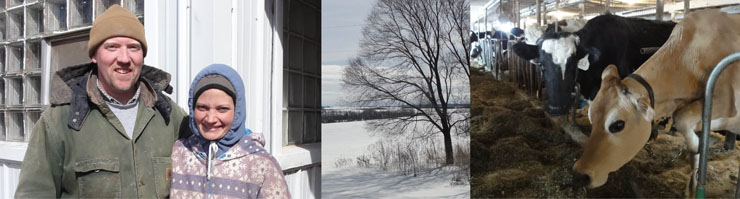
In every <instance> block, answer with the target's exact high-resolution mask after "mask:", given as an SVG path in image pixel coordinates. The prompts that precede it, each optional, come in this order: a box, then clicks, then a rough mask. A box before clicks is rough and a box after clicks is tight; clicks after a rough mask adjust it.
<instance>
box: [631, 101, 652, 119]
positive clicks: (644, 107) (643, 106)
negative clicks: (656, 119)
mask: <svg viewBox="0 0 740 199" xmlns="http://www.w3.org/2000/svg"><path fill="white" fill-rule="evenodd" d="M635 103H636V105H637V106H636V107H637V111H639V112H640V115H642V117H643V118H645V120H647V121H653V115H654V113H655V112H654V111H653V108H652V107H650V99H648V98H647V97H640V98H639V99H637V100H636V101H635Z"/></svg>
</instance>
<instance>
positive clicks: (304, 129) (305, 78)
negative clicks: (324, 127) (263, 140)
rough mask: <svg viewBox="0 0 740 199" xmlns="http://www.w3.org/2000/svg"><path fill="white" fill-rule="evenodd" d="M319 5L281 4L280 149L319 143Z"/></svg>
mask: <svg viewBox="0 0 740 199" xmlns="http://www.w3.org/2000/svg"><path fill="white" fill-rule="evenodd" d="M320 3H321V2H320V1H318V0H288V1H285V3H284V4H283V5H284V6H285V7H284V13H286V16H285V18H284V22H283V33H284V34H283V37H284V42H285V43H286V45H285V49H284V50H283V52H284V56H283V63H284V64H283V146H285V145H297V144H305V143H315V142H321V125H320V118H321V65H320V62H321V60H319V57H320V55H321V54H320V53H321V51H320V49H321V40H320V34H321V32H320V29H319V28H320V26H319V24H320V23H321V14H320V13H321V12H320Z"/></svg>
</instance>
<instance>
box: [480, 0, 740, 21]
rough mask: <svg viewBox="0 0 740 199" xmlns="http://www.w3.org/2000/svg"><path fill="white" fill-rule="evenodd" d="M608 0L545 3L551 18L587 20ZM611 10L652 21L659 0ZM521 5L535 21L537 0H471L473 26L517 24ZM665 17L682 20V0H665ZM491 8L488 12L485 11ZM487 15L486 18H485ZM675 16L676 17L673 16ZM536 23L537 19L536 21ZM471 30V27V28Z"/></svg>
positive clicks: (614, 3) (614, 5)
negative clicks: (583, 18)
mask: <svg viewBox="0 0 740 199" xmlns="http://www.w3.org/2000/svg"><path fill="white" fill-rule="evenodd" d="M606 1H607V0H542V4H544V5H545V7H546V8H545V10H544V11H543V12H545V11H546V12H547V13H548V14H547V15H548V16H549V17H552V18H551V19H558V18H559V19H562V18H570V17H576V16H577V15H579V14H580V13H581V11H583V14H584V16H585V17H587V18H589V17H590V16H596V15H600V14H603V13H605V12H606V6H605V4H606ZM609 1H610V3H609V7H610V8H609V11H610V12H611V13H615V14H617V15H622V16H628V17H643V18H650V17H653V19H654V15H655V5H656V4H657V2H656V0H609ZM689 1H690V9H697V8H708V7H725V8H727V7H733V6H734V7H740V0H689ZM517 2H518V3H519V12H520V13H519V14H520V18H522V19H529V20H530V21H531V20H534V18H535V14H536V12H537V11H536V6H535V5H536V3H537V2H536V0H470V9H471V10H470V14H471V24H476V23H478V24H479V23H482V22H484V21H485V20H487V21H488V23H489V24H491V23H505V22H511V23H515V22H516V20H515V19H514V18H515V16H516V13H515V10H516V3H517ZM663 4H664V9H663V10H664V13H666V14H665V15H664V17H667V18H668V19H671V14H674V15H676V16H678V17H677V19H680V18H682V16H683V15H682V14H683V8H684V7H683V4H684V2H683V0H663ZM486 8H488V9H486ZM486 16H487V17H486ZM674 17H675V16H674ZM534 21H536V20H534ZM471 27H472V26H471Z"/></svg>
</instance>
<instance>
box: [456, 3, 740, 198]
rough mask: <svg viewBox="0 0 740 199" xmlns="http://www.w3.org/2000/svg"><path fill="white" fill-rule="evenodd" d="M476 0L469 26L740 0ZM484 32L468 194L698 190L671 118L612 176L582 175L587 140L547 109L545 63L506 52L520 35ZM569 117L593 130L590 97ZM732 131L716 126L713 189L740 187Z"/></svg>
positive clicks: (643, 14) (673, 15)
mask: <svg viewBox="0 0 740 199" xmlns="http://www.w3.org/2000/svg"><path fill="white" fill-rule="evenodd" d="M470 5H471V9H470V15H471V17H470V29H471V32H476V33H477V32H485V31H491V32H494V31H496V30H499V31H502V32H504V33H506V34H512V33H511V32H510V30H512V29H513V28H521V29H524V30H527V28H531V27H540V26H546V25H547V24H551V23H553V22H555V21H560V20H566V19H579V18H580V19H584V20H589V19H591V18H593V17H596V16H599V15H602V14H604V13H607V12H608V13H611V14H615V15H618V16H623V17H636V18H643V19H647V20H662V21H674V22H679V21H680V20H681V19H683V17H684V15H685V14H686V13H687V12H692V11H696V10H699V9H719V10H721V11H723V12H726V13H729V14H739V13H740V0H683V1H681V0H471V1H470ZM476 35H478V34H476ZM506 38H509V37H506ZM478 39H479V41H478V42H475V43H472V44H471V45H472V46H471V48H472V51H475V48H476V46H477V47H478V48H479V52H477V54H478V55H477V56H475V57H471V68H472V69H471V71H472V72H471V130H470V132H471V198H489V197H507V198H509V197H558V198H560V197H563V198H565V197H567V198H581V197H589V198H590V197H620V198H621V197H646V198H652V197H672V198H678V197H691V195H689V194H690V191H689V188H688V186H687V183H688V182H689V180H690V177H691V175H690V173H691V165H690V163H689V156H688V154H689V152H687V149H686V146H685V145H686V144H685V143H684V138H683V136H681V135H679V134H675V133H672V132H671V131H670V128H663V129H662V130H660V133H659V134H658V137H657V138H656V139H655V140H652V141H650V142H649V143H648V145H646V146H645V147H644V148H643V149H642V151H640V152H639V153H638V155H637V156H636V157H635V158H634V159H632V160H631V161H630V162H628V163H627V164H626V165H625V166H623V167H622V168H620V169H619V170H617V171H616V172H613V173H611V174H609V180H608V181H607V182H606V184H605V185H603V186H601V187H598V188H594V189H588V188H584V187H583V186H579V185H575V184H577V183H575V182H574V181H573V174H572V167H573V164H574V163H575V161H576V159H578V157H579V156H580V154H581V153H582V150H583V149H582V148H583V147H582V146H581V145H579V144H578V143H576V142H574V141H573V140H572V139H571V138H570V137H569V136H568V135H567V131H568V129H564V128H563V127H562V126H559V125H558V124H556V123H558V122H559V121H557V120H556V119H553V118H552V117H549V115H548V114H547V113H546V110H545V108H544V107H545V106H546V105H545V100H546V99H545V98H546V97H545V94H544V89H543V87H544V84H543V77H542V70H541V69H539V68H538V66H537V65H536V64H535V63H533V62H530V61H529V60H524V59H522V58H520V57H518V56H517V55H516V54H515V53H511V52H507V51H508V49H511V46H512V45H513V44H515V43H516V42H517V41H516V39H507V40H503V39H502V37H498V38H495V37H492V36H483V37H479V38H478ZM506 47H508V48H506ZM472 51H471V54H476V52H472ZM567 119H568V120H571V121H574V122H575V123H576V124H577V125H578V127H579V129H580V130H581V131H582V132H583V133H585V134H586V135H588V133H589V132H590V128H591V125H590V122H589V121H588V117H587V105H586V106H583V107H581V108H580V109H577V110H576V109H574V110H572V111H571V113H570V114H569V116H568V118H567ZM668 126H670V124H669V125H668ZM725 139H726V138H725V136H724V135H721V134H719V133H717V132H712V134H711V135H710V138H709V140H710V144H709V156H708V159H709V160H708V165H709V166H708V168H707V177H706V196H707V197H735V196H736V190H737V189H738V183H737V181H738V176H739V174H738V169H739V168H740V147H738V146H737V143H734V144H733V146H734V149H733V148H728V146H725V141H726V140H725Z"/></svg>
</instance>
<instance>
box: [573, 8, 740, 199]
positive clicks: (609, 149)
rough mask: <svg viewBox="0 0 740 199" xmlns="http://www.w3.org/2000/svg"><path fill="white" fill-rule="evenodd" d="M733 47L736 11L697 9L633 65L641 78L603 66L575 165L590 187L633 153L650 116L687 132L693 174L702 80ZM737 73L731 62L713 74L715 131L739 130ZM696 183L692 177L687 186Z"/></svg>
mask: <svg viewBox="0 0 740 199" xmlns="http://www.w3.org/2000/svg"><path fill="white" fill-rule="evenodd" d="M738 51H740V16H738V15H727V14H725V13H722V12H719V11H716V10H701V11H696V12H692V13H691V14H690V15H688V16H687V17H686V18H685V19H683V20H682V21H681V22H680V23H679V24H678V25H677V26H676V28H675V29H674V30H673V32H672V33H671V35H670V38H669V40H668V41H667V42H666V43H665V45H663V46H662V47H661V48H660V49H659V50H658V51H657V52H656V53H655V54H654V55H653V56H652V57H650V59H648V60H647V61H646V62H645V63H644V64H642V66H640V68H639V69H638V70H637V71H635V74H636V75H637V76H640V77H642V78H643V79H644V80H645V82H646V84H642V83H640V82H639V81H637V80H636V78H625V79H622V78H621V74H619V73H620V72H621V71H619V72H618V71H617V68H616V67H613V66H610V67H609V68H607V69H606V70H605V71H604V72H603V74H602V78H603V81H602V82H601V90H600V91H599V93H598V95H597V96H596V98H595V100H594V102H593V104H591V106H590V110H589V119H590V120H591V123H592V131H591V136H590V137H589V139H588V142H587V143H586V146H585V148H584V152H583V154H582V155H581V157H580V158H579V159H578V161H577V162H576V163H575V165H574V166H573V169H574V171H575V172H576V173H579V174H583V175H584V176H587V178H585V179H588V180H587V183H586V184H588V186H589V187H598V186H601V185H603V184H604V183H605V182H606V179H607V177H608V174H609V173H610V172H613V171H616V170H617V169H619V168H620V167H621V166H623V165H624V164H625V163H627V162H628V161H629V160H631V159H632V158H634V156H635V155H637V153H638V152H639V151H640V150H641V149H642V147H643V146H644V145H645V144H646V143H647V141H648V137H649V136H650V131H651V122H652V121H653V119H654V118H661V117H671V116H672V117H673V118H674V125H675V127H676V129H677V130H678V131H679V132H681V133H682V134H683V135H684V137H685V138H686V144H687V148H688V149H689V151H690V152H692V153H694V155H691V156H690V158H691V159H692V161H693V164H692V167H693V169H694V170H693V171H694V173H695V171H696V169H697V168H698V153H697V152H698V146H699V144H698V143H699V138H698V137H697V136H696V134H695V133H694V130H695V129H697V127H698V125H699V124H700V121H701V109H702V104H703V102H704V101H703V94H704V89H705V85H706V82H707V79H708V78H709V75H710V74H711V72H712V70H713V69H714V67H716V65H717V63H719V61H720V60H721V59H722V58H724V57H726V56H727V55H729V54H731V53H734V52H738ZM738 79H740V64H739V63H734V64H732V65H731V66H729V67H728V68H727V69H726V70H725V71H724V73H722V75H720V77H719V78H718V81H717V83H716V86H715V90H714V94H713V98H714V100H713V104H714V106H713V107H712V121H711V122H712V130H729V131H732V132H740V116H739V114H737V108H738V107H740V81H737V80H738ZM649 88H651V89H652V92H653V94H654V95H653V96H654V97H653V99H651V97H650V95H649V93H650V91H649V90H651V89H649ZM651 104H654V107H653V105H651ZM694 180H695V178H693V177H692V182H693V181H694ZM694 186H695V184H694V183H692V186H690V187H694ZM692 190H693V189H692Z"/></svg>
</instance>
